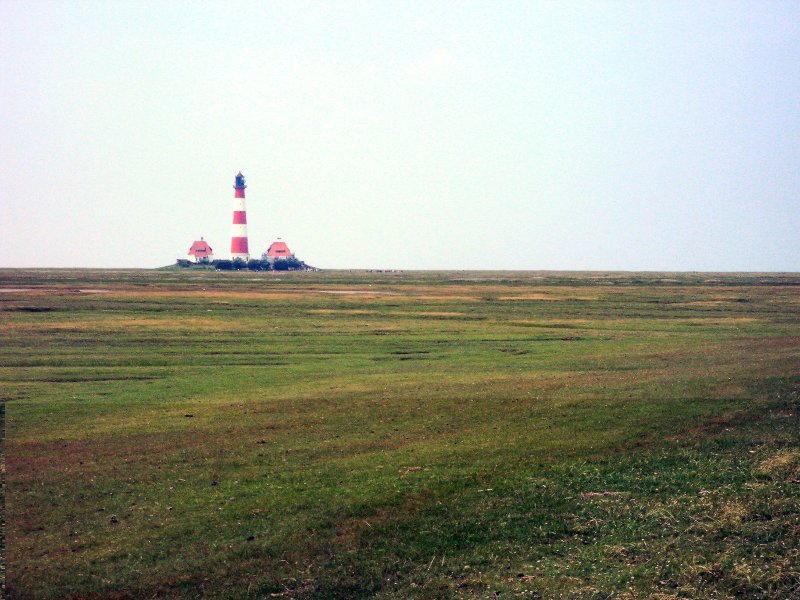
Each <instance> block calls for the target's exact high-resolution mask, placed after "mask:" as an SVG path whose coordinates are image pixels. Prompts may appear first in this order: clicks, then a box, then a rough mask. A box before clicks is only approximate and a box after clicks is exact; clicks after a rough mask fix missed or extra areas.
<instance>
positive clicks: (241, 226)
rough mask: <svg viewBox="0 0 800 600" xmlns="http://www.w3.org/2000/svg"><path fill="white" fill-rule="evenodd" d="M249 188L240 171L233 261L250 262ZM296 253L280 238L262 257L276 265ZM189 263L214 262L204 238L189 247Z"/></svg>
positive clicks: (233, 231)
mask: <svg viewBox="0 0 800 600" xmlns="http://www.w3.org/2000/svg"><path fill="white" fill-rule="evenodd" d="M246 187H247V185H246V184H245V181H244V175H242V172H241V171H239V173H237V175H236V177H235V179H234V185H233V190H234V192H233V224H232V231H231V254H230V258H231V260H237V259H239V260H243V261H245V262H247V261H248V260H250V258H251V256H250V250H249V244H248V239H247V210H246V208H245V203H244V190H245V188H246ZM294 257H295V256H294V253H293V252H292V251H291V250H289V246H287V245H286V242H284V241H283V240H282V239H281V238H278V239H277V240H275V241H274V242H272V243H271V244H270V245H269V248H267V251H266V252H264V253H263V254H262V255H261V260H265V261H267V262H269V263H274V262H275V261H276V260H278V259H281V258H294ZM186 258H187V259H188V260H189V262H193V263H210V262H211V261H213V260H214V251H213V250H212V249H211V246H210V245H209V244H208V242H207V241H206V240H205V239H204V238H202V237H201V238H200V239H199V240H195V241H194V242H192V245H191V246H190V247H189V252H188V253H187V255H186Z"/></svg>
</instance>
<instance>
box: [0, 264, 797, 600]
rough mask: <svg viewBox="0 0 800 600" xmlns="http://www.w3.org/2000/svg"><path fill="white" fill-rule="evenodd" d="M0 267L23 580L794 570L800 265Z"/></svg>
mask: <svg viewBox="0 0 800 600" xmlns="http://www.w3.org/2000/svg"><path fill="white" fill-rule="evenodd" d="M1 288H15V289H17V291H13V292H3V293H0V320H1V321H0V324H1V325H2V327H0V386H1V387H0V396H2V402H3V404H0V408H2V407H5V408H6V409H7V410H6V411H5V425H6V428H7V432H6V433H7V434H6V436H5V451H6V455H5V459H6V460H5V464H6V467H7V469H8V471H7V474H6V476H7V478H6V486H7V487H6V490H5V493H6V515H5V516H6V519H5V520H6V560H7V572H6V585H7V594H8V595H9V597H11V598H78V597H80V598H108V597H111V598H153V597H156V598H159V597H160V598H198V597H205V598H262V597H271V596H274V597H291V598H366V597H372V598H408V597H412V598H414V597H415V598H451V597H452V598H457V597H467V598H469V597H475V598H485V597H494V596H495V595H497V594H499V595H500V596H501V597H508V596H510V597H515V596H519V597H531V598H537V597H539V598H643V597H651V598H673V597H687V598H728V597H731V598H732V597H747V598H793V597H797V596H798V595H799V594H800V566H799V565H800V484H798V483H797V482H798V479H800V439H799V437H800V436H798V431H800V417H799V416H798V415H800V293H799V292H800V276H797V275H794V274H746V275H737V274H647V273H641V274H626V273H516V272H497V273H489V272H486V273H476V272H446V273H426V272H411V273H369V272H358V271H353V272H347V271H338V272H320V273H283V272H282V273H222V274H221V273H215V272H206V271H192V272H185V271H184V272H173V271H159V272H154V271H133V270H131V271H99V270H98V271H59V270H50V271H12V270H6V271H0V289H1Z"/></svg>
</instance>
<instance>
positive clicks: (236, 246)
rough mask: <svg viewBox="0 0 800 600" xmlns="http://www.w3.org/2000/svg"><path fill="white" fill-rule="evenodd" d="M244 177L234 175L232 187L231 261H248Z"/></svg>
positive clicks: (240, 173)
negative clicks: (239, 259) (238, 259)
mask: <svg viewBox="0 0 800 600" xmlns="http://www.w3.org/2000/svg"><path fill="white" fill-rule="evenodd" d="M246 187H247V186H246V185H245V183H244V175H242V172H241V171H239V173H238V174H237V175H236V184H235V185H234V186H233V189H234V194H233V227H232V229H231V260H236V259H237V258H241V259H242V260H245V261H246V260H249V259H250V253H249V252H248V250H247V211H246V210H245V208H244V188H246Z"/></svg>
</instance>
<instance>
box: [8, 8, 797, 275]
mask: <svg viewBox="0 0 800 600" xmlns="http://www.w3.org/2000/svg"><path fill="white" fill-rule="evenodd" d="M0 27H1V28H2V31H1V33H0V69H1V70H0V194H1V196H0V202H1V203H2V204H1V206H0V266H15V267H17V266H20V267H21V266H36V267H47V266H54V267H55V266H58V267H62V266H63V267H66V266H83V267H100V266H103V267H114V266H120V267H123V266H137V267H156V266H161V265H164V264H169V263H171V262H173V261H174V260H175V258H176V257H178V256H181V257H183V256H184V255H185V253H186V251H187V249H188V248H189V245H190V244H191V242H192V240H194V239H197V238H199V237H200V236H201V235H203V236H205V237H206V239H207V240H209V241H210V243H211V245H212V247H213V248H214V251H215V255H216V256H217V257H219V258H227V256H228V253H229V250H230V222H231V203H232V196H233V189H232V186H233V176H234V175H235V174H236V172H237V171H238V170H241V171H242V172H243V173H244V174H245V176H246V177H247V182H248V188H247V199H248V200H247V202H248V205H247V209H248V221H249V233H250V251H251V253H252V254H254V255H260V254H261V252H263V251H264V250H265V249H266V247H267V245H268V243H269V242H270V241H272V240H273V239H274V238H276V237H277V236H282V237H283V238H284V239H285V240H286V241H287V243H288V244H289V246H290V247H291V249H292V250H293V251H295V252H296V253H297V255H298V257H299V258H302V259H304V260H306V261H307V262H309V263H310V264H313V265H317V266H320V267H329V268H345V267H370V268H408V269H411V268H454V269H478V268H480V269H492V268H497V269H500V268H502V269H633V270H639V269H647V270H792V271H798V270H800V2H796V1H791V2H767V1H762V0H759V1H753V2H732V1H725V2H707V1H697V2H686V3H683V2H674V1H667V0H664V1H662V2H645V1H642V0H636V1H634V2H562V1H559V2H535V1H528V2H510V1H508V2H503V1H487V2H469V1H465V0H458V1H456V2H431V1H430V0H425V1H415V2H411V1H408V2H377V1H375V2H366V1H345V0H340V1H338V2H310V3H303V2H298V1H295V0H292V1H286V2H261V1H259V2H228V1H226V2H198V1H191V2H175V1H163V0H160V1H157V2H141V1H136V2H134V1H130V2H123V1H113V0H112V1H101V2H79V1H74V0H69V1H64V2H41V1H39V2H37V1H28V0H26V1H21V0H20V1H13V0H0Z"/></svg>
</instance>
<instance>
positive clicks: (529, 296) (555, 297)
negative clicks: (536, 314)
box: [497, 294, 598, 301]
mask: <svg viewBox="0 0 800 600" xmlns="http://www.w3.org/2000/svg"><path fill="white" fill-rule="evenodd" d="M497 299H498V300H552V301H558V300H587V301H589V300H597V299H598V296H569V295H567V294H516V295H514V296H498V297H497Z"/></svg>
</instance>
